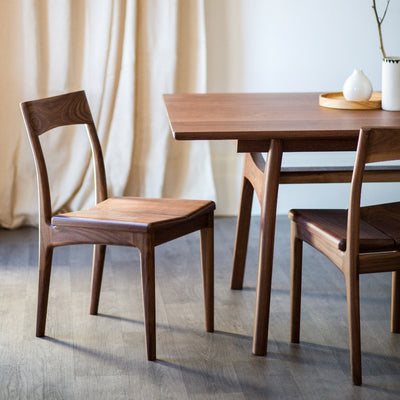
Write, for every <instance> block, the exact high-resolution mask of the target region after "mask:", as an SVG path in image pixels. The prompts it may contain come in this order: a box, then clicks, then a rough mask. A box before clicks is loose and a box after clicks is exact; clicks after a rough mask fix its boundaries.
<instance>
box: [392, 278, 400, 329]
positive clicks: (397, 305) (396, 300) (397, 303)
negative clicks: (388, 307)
mask: <svg viewBox="0 0 400 400" xmlns="http://www.w3.org/2000/svg"><path fill="white" fill-rule="evenodd" d="M399 313H400V271H393V272H392V318H391V331H392V332H393V333H400V315H399Z"/></svg>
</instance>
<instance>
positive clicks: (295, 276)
mask: <svg viewBox="0 0 400 400" xmlns="http://www.w3.org/2000/svg"><path fill="white" fill-rule="evenodd" d="M290 252H291V256H290V282H291V283H290V286H291V288H290V341H291V343H299V341H300V314H301V279H302V258H303V241H302V240H300V239H299V238H298V237H297V236H296V224H295V223H293V222H292V223H291V239H290Z"/></svg>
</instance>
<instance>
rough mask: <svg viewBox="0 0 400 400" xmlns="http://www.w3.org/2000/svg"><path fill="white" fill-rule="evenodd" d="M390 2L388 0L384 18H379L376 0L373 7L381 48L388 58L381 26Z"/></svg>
mask: <svg viewBox="0 0 400 400" xmlns="http://www.w3.org/2000/svg"><path fill="white" fill-rule="evenodd" d="M389 3H390V0H386V7H385V11H384V12H383V15H382V18H379V15H378V11H377V10H376V2H375V0H372V8H373V10H374V13H375V19H376V23H377V25H378V33H379V42H380V49H381V51H382V55H383V58H386V52H385V48H384V47H383V39H382V27H381V25H382V22H383V20H384V19H385V17H386V13H387V10H388V7H389Z"/></svg>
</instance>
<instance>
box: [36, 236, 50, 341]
mask: <svg viewBox="0 0 400 400" xmlns="http://www.w3.org/2000/svg"><path fill="white" fill-rule="evenodd" d="M52 261H53V247H50V246H47V244H44V243H43V242H42V239H40V243H39V284H38V304H37V318H36V336H37V337H43V336H44V334H45V329H46V317H47V304H48V300H49V286H50V274H51V264H52Z"/></svg>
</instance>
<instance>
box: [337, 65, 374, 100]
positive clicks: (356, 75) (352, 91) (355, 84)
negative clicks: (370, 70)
mask: <svg viewBox="0 0 400 400" xmlns="http://www.w3.org/2000/svg"><path fill="white" fill-rule="evenodd" d="M371 94H372V85H371V82H370V81H369V79H368V78H367V77H366V76H365V75H364V72H362V70H361V69H355V70H354V71H353V73H352V74H351V75H350V76H349V77H348V78H347V79H346V81H345V83H344V85H343V96H344V98H345V99H346V100H349V101H366V100H369V98H370V97H371Z"/></svg>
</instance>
